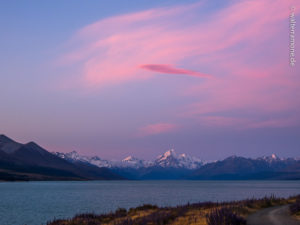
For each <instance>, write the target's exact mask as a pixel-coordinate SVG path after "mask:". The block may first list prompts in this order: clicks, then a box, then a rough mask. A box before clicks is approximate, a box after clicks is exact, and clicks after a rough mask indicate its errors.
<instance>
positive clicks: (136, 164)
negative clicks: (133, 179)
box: [119, 156, 151, 168]
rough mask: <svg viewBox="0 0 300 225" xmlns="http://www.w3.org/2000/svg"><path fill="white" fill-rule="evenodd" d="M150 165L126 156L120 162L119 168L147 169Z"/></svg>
mask: <svg viewBox="0 0 300 225" xmlns="http://www.w3.org/2000/svg"><path fill="white" fill-rule="evenodd" d="M150 165H151V162H149V161H146V160H143V159H138V158H136V157H133V156H128V157H126V158H125V159H123V160H122V161H121V163H120V164H119V167H130V168H142V167H149V166H150Z"/></svg>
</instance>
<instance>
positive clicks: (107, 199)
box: [0, 180, 300, 225]
mask: <svg viewBox="0 0 300 225" xmlns="http://www.w3.org/2000/svg"><path fill="white" fill-rule="evenodd" d="M271 194H275V195H276V196H278V197H288V196H290V195H295V194H300V181H184V180H180V181H74V182H72V181H66V182H64V181H59V182H54V181H49V182H46V181H45V182H2V183H0V224H1V225H24V224H27V225H41V224H45V223H46V222H47V221H49V220H52V219H54V218H70V217H72V216H74V215H75V214H76V213H83V212H95V213H105V212H109V211H114V210H115V209H117V208H119V207H124V208H130V207H135V206H138V205H141V204H144V203H150V204H156V205H159V206H174V205H180V204H185V203H188V202H190V203H193V202H202V201H229V200H239V199H245V198H250V197H263V196H265V195H271Z"/></svg>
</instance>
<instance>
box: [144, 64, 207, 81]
mask: <svg viewBox="0 0 300 225" xmlns="http://www.w3.org/2000/svg"><path fill="white" fill-rule="evenodd" d="M140 68H142V69H145V70H150V71H153V72H158V73H168V74H183V75H190V76H195V77H206V78H207V77H210V75H208V74H204V73H200V72H197V71H193V70H187V69H181V68H176V67H174V66H171V65H164V64H146V65H141V66H140Z"/></svg>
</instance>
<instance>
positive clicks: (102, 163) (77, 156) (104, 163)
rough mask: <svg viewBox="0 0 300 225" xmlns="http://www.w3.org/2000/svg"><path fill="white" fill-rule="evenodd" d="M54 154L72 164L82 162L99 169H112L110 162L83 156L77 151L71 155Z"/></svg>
mask: <svg viewBox="0 0 300 225" xmlns="http://www.w3.org/2000/svg"><path fill="white" fill-rule="evenodd" d="M53 154H54V155H56V156H58V157H60V158H62V159H65V160H68V161H71V162H75V161H80V162H84V163H90V164H92V165H95V166H98V167H108V168H110V167H112V165H111V163H110V162H109V161H108V160H105V159H101V158H99V157H98V156H83V155H80V154H78V153H77V152H76V151H72V152H69V153H61V152H53Z"/></svg>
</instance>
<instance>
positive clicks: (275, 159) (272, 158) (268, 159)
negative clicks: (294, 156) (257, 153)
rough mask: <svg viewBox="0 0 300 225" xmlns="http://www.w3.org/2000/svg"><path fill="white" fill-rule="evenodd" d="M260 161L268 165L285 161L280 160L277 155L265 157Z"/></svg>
mask: <svg viewBox="0 0 300 225" xmlns="http://www.w3.org/2000/svg"><path fill="white" fill-rule="evenodd" d="M258 159H260V160H263V161H266V162H268V163H274V162H279V161H282V160H284V159H281V158H279V157H278V156H277V155H276V154H272V155H270V156H263V157H260V158H258Z"/></svg>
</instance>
